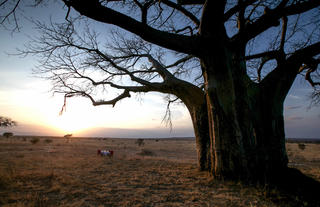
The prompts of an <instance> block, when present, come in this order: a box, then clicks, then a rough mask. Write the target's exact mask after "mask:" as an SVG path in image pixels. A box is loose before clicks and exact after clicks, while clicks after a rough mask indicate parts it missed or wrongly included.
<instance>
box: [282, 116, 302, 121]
mask: <svg viewBox="0 0 320 207" xmlns="http://www.w3.org/2000/svg"><path fill="white" fill-rule="evenodd" d="M302 119H304V118H303V117H301V116H289V117H286V120H287V121H297V120H302Z"/></svg>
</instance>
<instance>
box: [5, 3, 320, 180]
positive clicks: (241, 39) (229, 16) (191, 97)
mask: <svg viewBox="0 0 320 207" xmlns="http://www.w3.org/2000/svg"><path fill="white" fill-rule="evenodd" d="M19 2H20V1H15V3H13V4H12V7H11V8H12V9H11V11H12V13H8V12H7V15H5V16H3V17H2V22H3V23H5V21H7V20H9V19H10V18H13V20H14V19H15V16H14V15H13V14H15V12H14V10H15V8H16V7H18V6H19ZM39 2H40V3H41V2H43V1H35V3H39ZM62 2H63V3H64V5H65V6H66V8H67V11H66V16H65V19H66V21H65V22H64V23H56V22H51V23H50V24H44V23H41V22H35V23H36V25H37V27H38V29H39V30H40V31H41V34H42V36H41V37H39V38H36V39H35V40H34V41H33V42H32V44H31V45H29V47H28V49H27V50H25V51H22V53H23V54H37V55H39V56H40V58H41V61H42V65H41V66H40V67H39V69H38V73H39V74H43V76H45V77H46V78H48V79H49V80H51V81H52V83H53V91H54V92H56V93H62V94H64V97H65V100H64V103H65V104H66V100H67V99H68V98H71V97H75V96H81V97H86V98H89V99H90V100H91V101H92V103H93V105H95V106H98V105H106V104H110V105H113V106H114V105H115V104H116V103H117V102H118V101H120V100H122V99H124V98H129V97H130V96H131V94H132V93H146V92H152V91H155V92H160V93H164V94H170V95H172V96H169V97H168V105H169V106H170V103H172V102H174V101H176V100H180V101H182V102H183V103H184V104H185V105H186V107H187V108H188V110H189V112H190V115H191V119H192V122H193V127H194V131H195V135H196V142H197V149H198V158H199V167H200V169H202V170H208V171H209V172H210V173H211V174H212V175H214V176H215V177H216V178H223V179H241V180H251V181H253V180H268V179H270V178H272V177H274V176H276V175H277V174H278V173H279V172H281V171H283V170H285V169H287V163H288V158H287V153H286V148H285V133H284V118H283V103H284V100H285V98H286V96H287V94H288V91H289V89H290V87H291V86H292V84H293V82H294V80H295V79H296V77H297V76H298V75H302V76H304V77H305V79H306V81H308V82H309V83H310V84H311V86H313V87H314V94H313V97H315V98H317V97H319V85H320V82H319V63H320V58H319V57H320V41H319V39H320V38H319V37H320V27H319V26H320V25H319V24H320V10H319V9H320V1H319V0H304V1H293V0H281V1H280V0H279V1H271V0H259V1H257V0H229V1H226V0H225V1H223V0H221V1H209V0H177V1H171V0H157V1H156V0H146V1H139V0H132V1H129V0H128V1H119V0H109V1H108V0H102V1H98V0H90V1H89V0H77V1H76V0H62ZM6 3H7V1H3V3H1V4H0V6H1V7H3V5H5V4H6ZM16 25H18V23H17V24H16ZM105 25H114V26H115V27H116V28H120V29H121V30H113V31H112V32H109V33H107V34H105V33H103V34H101V32H105V29H103V27H105ZM17 27H18V26H17ZM95 29H97V30H99V31H95ZM110 37H112V38H110ZM110 89H117V90H118V91H119V92H118V93H113V92H110V93H108V94H107V93H106V92H107V91H112V90H110ZM112 94H113V95H114V96H113V97H111V98H105V97H107V96H108V97H109V95H112ZM315 100H317V99H315ZM65 104H64V106H65Z"/></svg>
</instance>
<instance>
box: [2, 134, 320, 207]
mask: <svg viewBox="0 0 320 207" xmlns="http://www.w3.org/2000/svg"><path fill="white" fill-rule="evenodd" d="M97 149H110V150H114V156H113V158H112V159H110V158H109V157H101V156H97ZM287 149H288V155H289V158H290V163H289V166H290V167H294V168H297V169H299V170H301V171H302V172H303V173H304V174H306V175H308V176H310V177H312V178H314V179H316V180H318V181H320V153H319V152H320V145H319V144H314V143H307V144H304V147H303V146H302V144H300V146H299V144H298V143H287ZM196 159H197V158H196V150H195V142H194V140H192V139H145V140H143V141H142V143H140V145H139V143H138V142H137V139H110V138H104V139H102V138H99V139H98V138H96V139H93V138H72V139H71V140H67V139H65V138H57V137H11V138H4V137H0V206H228V207H231V206H249V207H253V206H257V207H258V206H259V207H264V206H265V207H266V206H267V207H270V206H311V205H310V200H303V199H301V198H300V197H299V196H297V195H290V194H288V193H284V192H282V191H280V190H277V188H271V187H268V186H267V187H266V186H256V185H255V186H250V185H244V184H241V183H234V182H222V181H216V180H213V179H212V178H211V177H210V176H208V174H207V173H206V172H199V171H198V170H197V160H196ZM292 182H295V181H294V180H293V181H292ZM317 190H318V191H319V189H317ZM319 192H320V191H319ZM319 195H320V193H319ZM319 199H320V196H319Z"/></svg>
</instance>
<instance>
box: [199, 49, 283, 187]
mask: <svg viewBox="0 0 320 207" xmlns="http://www.w3.org/2000/svg"><path fill="white" fill-rule="evenodd" d="M221 51H224V52H221V53H220V54H219V55H217V53H216V54H215V55H216V56H215V57H212V56H211V57H210V56H209V57H208V58H203V59H202V60H201V64H202V68H203V74H204V78H205V82H206V101H207V111H208V123H209V136H210V152H211V162H210V166H211V169H210V172H211V174H212V175H213V176H214V177H216V178H218V179H231V180H243V181H249V182H256V181H258V182H269V181H270V180H271V179H272V178H273V177H274V176H275V175H277V173H278V172H279V171H281V170H283V169H285V168H287V163H288V159H287V154H286V148H285V134H284V119H283V101H284V98H285V95H286V93H283V97H281V98H279V97H278V96H274V91H268V90H267V87H265V88H260V87H259V86H258V84H255V83H254V82H252V81H251V80H250V79H249V77H248V76H247V75H246V72H245V71H246V70H245V64H244V63H243V62H242V61H241V58H239V53H237V52H234V51H230V50H229V51H228V50H226V49H224V50H221ZM217 56H218V57H217Z"/></svg>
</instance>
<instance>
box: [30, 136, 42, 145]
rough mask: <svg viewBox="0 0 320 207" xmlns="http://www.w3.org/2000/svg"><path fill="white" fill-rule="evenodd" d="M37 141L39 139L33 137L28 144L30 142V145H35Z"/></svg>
mask: <svg viewBox="0 0 320 207" xmlns="http://www.w3.org/2000/svg"><path fill="white" fill-rule="evenodd" d="M39 141H40V139H39V138H38V137H34V138H32V139H31V140H30V142H31V143H32V144H37V143H38V142H39Z"/></svg>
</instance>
